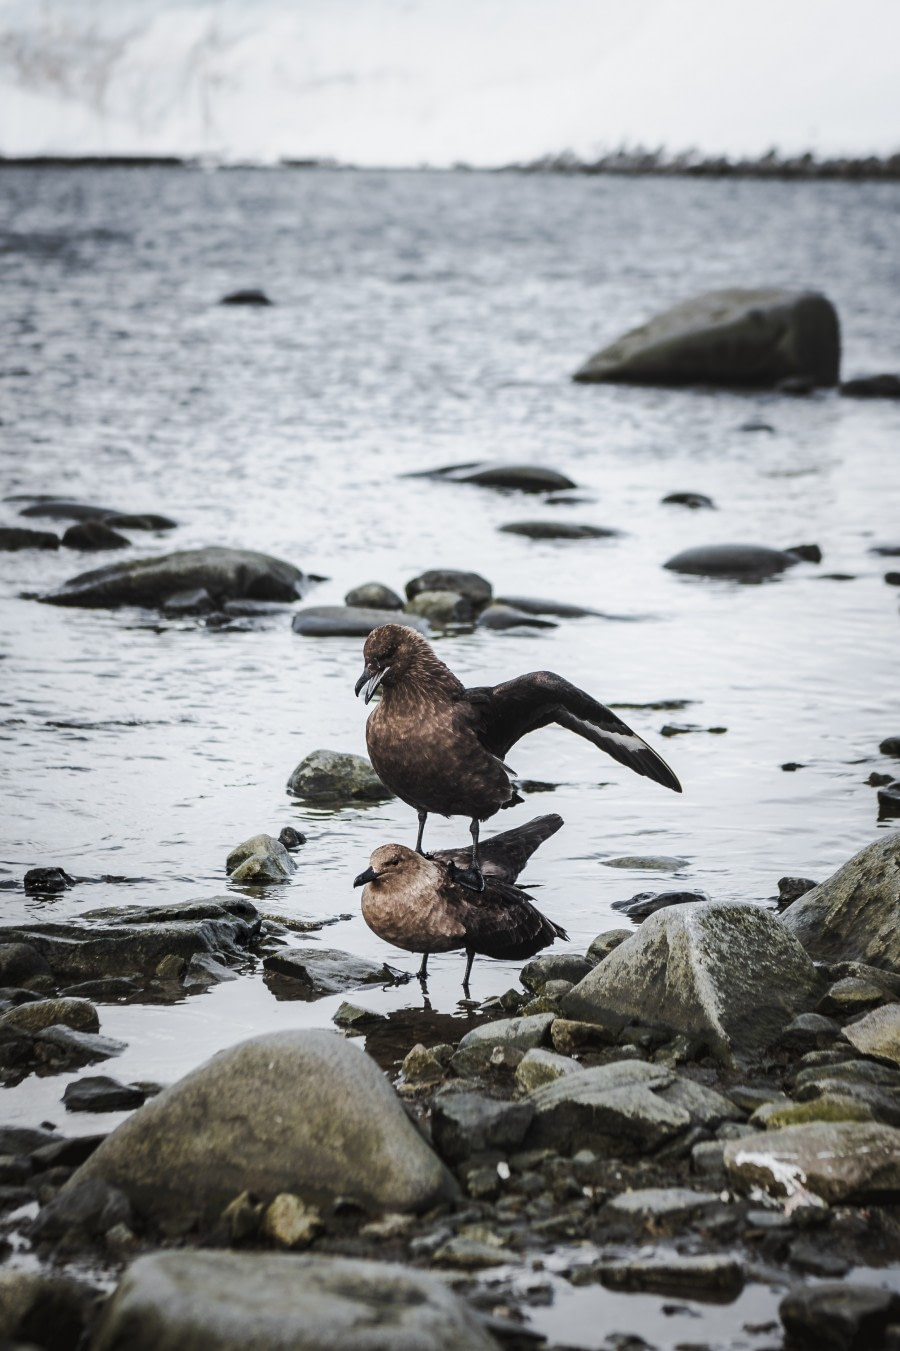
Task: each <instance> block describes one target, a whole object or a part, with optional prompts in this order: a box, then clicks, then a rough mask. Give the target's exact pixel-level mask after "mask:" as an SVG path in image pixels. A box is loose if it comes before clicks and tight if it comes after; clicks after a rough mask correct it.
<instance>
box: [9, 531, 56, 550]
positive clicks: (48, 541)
mask: <svg viewBox="0 0 900 1351" xmlns="http://www.w3.org/2000/svg"><path fill="white" fill-rule="evenodd" d="M58 548H59V536H58V535H54V534H53V533H52V532H51V531H49V530H23V529H22V528H21V527H16V526H4V527H2V528H0V552H3V553H17V552H18V551H19V549H58Z"/></svg>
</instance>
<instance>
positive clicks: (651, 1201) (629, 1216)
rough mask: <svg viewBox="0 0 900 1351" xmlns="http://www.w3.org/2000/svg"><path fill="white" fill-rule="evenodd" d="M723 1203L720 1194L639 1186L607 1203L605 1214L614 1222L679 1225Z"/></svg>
mask: <svg viewBox="0 0 900 1351" xmlns="http://www.w3.org/2000/svg"><path fill="white" fill-rule="evenodd" d="M720 1204H721V1201H720V1198H719V1194H718V1192H698V1191H693V1190H692V1189H691V1188H689V1187H639V1188H637V1189H636V1190H635V1191H629V1192H621V1193H620V1194H619V1195H618V1196H614V1197H613V1198H612V1199H611V1200H610V1201H607V1203H606V1206H605V1207H604V1210H605V1213H606V1214H607V1215H608V1216H610V1217H611V1218H613V1219H624V1220H642V1221H647V1220H649V1221H651V1222H652V1223H653V1224H654V1225H657V1224H661V1223H662V1224H678V1223H679V1222H681V1221H684V1220H688V1219H691V1218H692V1217H693V1216H696V1215H699V1214H702V1212H703V1211H704V1210H710V1209H711V1208H712V1207H714V1206H718V1205H720Z"/></svg>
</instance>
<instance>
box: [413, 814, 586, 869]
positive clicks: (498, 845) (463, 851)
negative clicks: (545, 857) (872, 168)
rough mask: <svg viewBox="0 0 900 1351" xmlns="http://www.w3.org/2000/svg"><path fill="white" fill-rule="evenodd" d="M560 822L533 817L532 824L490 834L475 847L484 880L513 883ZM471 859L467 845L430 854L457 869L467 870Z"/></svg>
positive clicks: (555, 818)
mask: <svg viewBox="0 0 900 1351" xmlns="http://www.w3.org/2000/svg"><path fill="white" fill-rule="evenodd" d="M562 823H563V819H562V817H561V816H557V814H556V813H555V812H548V814H547V815H546V816H536V817H535V818H534V820H533V821H526V822H525V824H524V825H522V826H514V827H513V829H512V830H502V831H501V832H500V833H499V835H491V836H490V838H489V839H486V840H482V841H481V843H480V844H479V846H478V866H479V868H480V869H481V871H482V873H484V875H485V877H496V878H498V879H499V880H500V881H501V882H515V880H516V878H517V877H518V876H519V873H520V872H521V871H522V869H523V868H524V867H525V864H526V863H527V862H528V860H529V859H530V858H531V855H532V854H533V853H534V851H535V850H536V849H537V848H538V846H539V845H541V844H543V842H544V840H548V839H549V838H550V836H551V835H555V834H556V832H557V831H558V830H559V828H560V826H561V825H562ZM471 856H472V846H471V844H467V845H465V846H463V847H461V848H459V849H437V850H435V852H434V854H433V855H432V857H433V858H436V859H440V861H441V862H442V863H450V862H453V863H455V864H456V866H457V867H458V868H468V866H469V863H470V861H471Z"/></svg>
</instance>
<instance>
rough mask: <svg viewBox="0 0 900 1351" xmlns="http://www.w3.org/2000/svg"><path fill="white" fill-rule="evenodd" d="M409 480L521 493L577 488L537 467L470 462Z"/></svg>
mask: <svg viewBox="0 0 900 1351" xmlns="http://www.w3.org/2000/svg"><path fill="white" fill-rule="evenodd" d="M406 477H408V478H437V479H444V480H446V481H448V482H450V483H475V484H477V485H478V486H479V487H482V488H512V489H517V490H518V491H519V492H524V493H546V492H563V491H565V490H566V489H568V488H574V487H576V486H577V485H576V484H574V483H573V482H572V480H571V479H570V478H567V477H566V475H565V474H561V473H559V471H558V470H556V469H547V468H546V467H545V466H544V465H537V464H484V463H479V462H478V461H477V460H470V461H468V462H467V463H465V464H447V465H444V466H443V468H441V469H426V470H417V471H416V472H415V473H413V474H408V475H407V476H406Z"/></svg>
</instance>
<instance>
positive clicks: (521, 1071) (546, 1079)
mask: <svg viewBox="0 0 900 1351" xmlns="http://www.w3.org/2000/svg"><path fill="white" fill-rule="evenodd" d="M581 1068H582V1067H581V1065H579V1063H578V1061H577V1060H572V1059H571V1058H570V1057H569V1056H567V1055H558V1054H557V1052H556V1051H548V1050H547V1049H546V1048H545V1047H543V1046H532V1048H531V1049H530V1050H529V1051H526V1052H525V1054H524V1055H523V1057H522V1059H521V1060H520V1061H519V1063H518V1065H517V1066H516V1087H517V1088H518V1089H520V1090H521V1091H522V1092H523V1093H530V1092H531V1091H532V1090H533V1089H535V1088H540V1086H541V1084H550V1083H553V1081H554V1079H561V1078H562V1077H563V1075H565V1074H575V1073H579V1072H580V1071H581Z"/></svg>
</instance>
